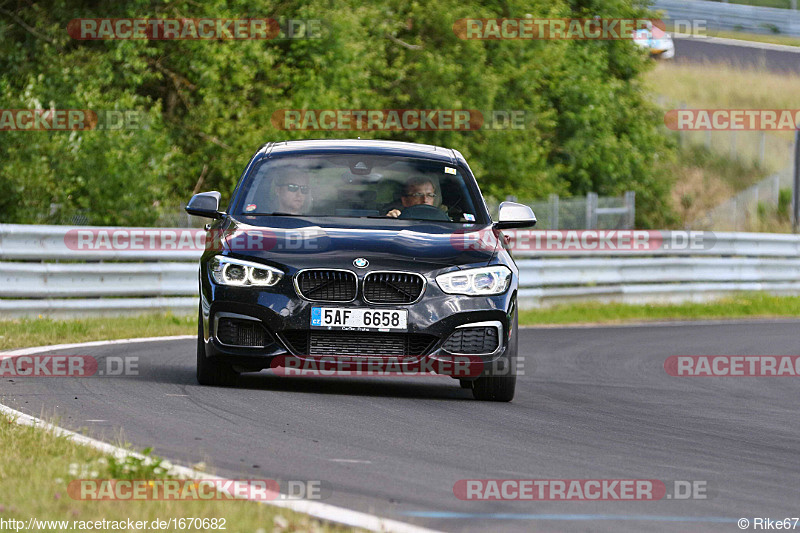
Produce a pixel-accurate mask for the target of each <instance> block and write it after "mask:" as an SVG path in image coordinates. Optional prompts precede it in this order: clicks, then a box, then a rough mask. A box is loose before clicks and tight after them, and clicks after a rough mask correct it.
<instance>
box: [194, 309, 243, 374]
mask: <svg viewBox="0 0 800 533" xmlns="http://www.w3.org/2000/svg"><path fill="white" fill-rule="evenodd" d="M238 377H239V374H238V373H236V372H234V371H233V368H231V365H229V364H226V363H222V362H220V361H216V360H214V359H209V358H208V357H206V346H205V342H204V337H203V312H202V311H200V313H199V314H198V317H197V382H198V383H199V384H200V385H210V386H213V387H229V386H231V385H235V384H236V380H237V378H238Z"/></svg>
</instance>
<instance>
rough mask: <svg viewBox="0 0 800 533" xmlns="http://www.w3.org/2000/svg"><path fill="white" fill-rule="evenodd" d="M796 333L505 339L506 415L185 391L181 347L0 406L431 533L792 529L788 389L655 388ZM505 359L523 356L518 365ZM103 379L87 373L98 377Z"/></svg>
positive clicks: (793, 432)
mask: <svg viewBox="0 0 800 533" xmlns="http://www.w3.org/2000/svg"><path fill="white" fill-rule="evenodd" d="M798 326H800V321H774V322H766V321H765V322H740V323H705V324H703V323H695V324H684V325H654V326H627V327H603V328H544V329H524V330H523V331H522V332H521V340H520V348H521V349H522V354H524V357H525V359H524V363H523V365H524V366H523V368H524V372H525V375H524V376H522V377H521V378H519V382H518V388H517V396H516V398H515V400H514V401H513V402H512V403H511V404H493V403H482V402H477V401H474V400H473V399H472V398H471V395H470V393H469V391H466V390H462V389H460V388H459V386H458V383H457V382H456V381H455V380H452V379H451V378H449V377H437V376H431V377H416V378H415V377H408V376H407V377H401V378H341V377H340V378H326V377H319V378H296V377H277V376H273V375H271V374H270V373H261V374H250V375H248V376H246V377H245V378H244V379H243V383H242V385H241V386H240V388H238V389H226V388H208V387H201V386H199V385H197V384H196V382H195V379H194V357H195V343H194V341H193V340H174V341H164V342H150V343H134V344H124V345H110V346H100V347H92V348H83V349H81V350H77V351H76V350H74V349H73V350H70V351H62V352H61V353H70V354H83V355H92V356H94V357H96V358H98V360H102V359H104V358H107V357H109V356H112V357H120V356H125V357H138V358H139V359H138V366H139V375H138V376H135V377H125V378H122V377H120V378H110V377H85V378H54V377H38V378H30V377H28V378H25V377H18V378H14V379H10V378H2V380H1V381H0V382H1V383H2V387H0V401H1V402H2V403H3V404H5V405H8V406H10V407H12V408H15V409H18V410H21V411H24V412H26V413H28V414H31V415H34V416H40V415H42V414H43V413H44V414H47V415H52V414H54V413H55V414H57V415H59V416H61V425H62V426H65V427H68V428H70V429H79V428H82V427H86V428H89V432H90V434H91V435H93V436H96V437H100V438H103V437H104V438H105V439H107V440H113V438H114V437H115V436H117V435H119V431H120V429H121V430H122V431H123V432H124V436H125V438H126V439H127V440H128V441H130V442H131V443H132V444H133V445H134V446H136V447H137V448H144V447H146V446H154V448H155V453H156V454H158V455H160V456H165V457H168V458H170V459H173V460H176V461H178V462H181V463H185V464H191V463H194V462H197V461H201V460H205V461H207V462H209V463H210V464H211V465H213V466H214V467H215V469H216V473H217V474H219V475H223V476H228V477H234V478H245V477H249V478H277V479H282V480H321V481H323V486H326V487H327V488H328V489H329V490H328V491H327V492H328V494H327V496H328V497H327V498H326V499H325V500H324V501H325V502H326V503H330V504H333V505H338V506H342V507H346V508H351V509H356V510H360V511H367V512H374V513H375V514H378V515H379V516H383V517H388V518H394V519H398V520H402V521H405V522H409V523H413V524H418V525H423V526H426V527H430V528H435V529H441V530H445V531H484V530H487V529H491V530H507V531H529V530H537V531H642V530H643V529H645V528H647V529H650V530H657V531H737V530H738V528H737V527H736V520H737V519H738V518H741V517H748V518H750V519H752V518H753V517H771V518H781V519H782V518H785V517H796V516H798V513H800V507H798V502H799V501H800V454H798V450H800V423H798V416H797V409H798V396H799V395H798V390H799V385H800V382H799V381H798V378H791V377H756V378H753V377H747V378H743V377H727V378H726V377H712V378H709V377H701V378H698V377H694V378H686V377H672V376H669V375H667V374H666V372H665V370H664V367H663V364H664V360H665V359H666V358H667V357H668V356H670V355H723V354H724V355H795V354H797V353H798V338H800V335H799V334H798ZM523 347H524V348H523ZM102 366H103V365H102V364H101V367H102ZM485 478H496V479H505V478H509V479H520V478H523V479H658V480H662V481H665V482H667V486H668V487H672V486H673V485H672V481H673V480H690V481H705V482H706V483H707V487H708V490H707V492H708V498H707V499H705V500H699V499H698V500H681V501H678V500H675V499H673V500H666V499H665V500H661V501H627V502H620V501H580V502H564V501H550V502H532V501H519V502H499V501H461V500H459V499H457V498H456V497H455V496H454V494H453V485H454V483H455V482H456V481H458V480H460V479H485Z"/></svg>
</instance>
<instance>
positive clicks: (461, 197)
mask: <svg viewBox="0 0 800 533" xmlns="http://www.w3.org/2000/svg"><path fill="white" fill-rule="evenodd" d="M237 198H238V199H239V200H238V201H237V205H236V208H235V214H238V215H248V216H253V215H285V216H308V217H379V218H386V219H387V220H388V219H391V218H396V219H409V220H435V221H441V222H459V223H464V222H478V223H485V222H486V221H485V220H484V218H485V217H484V216H483V214H482V212H479V211H477V210H476V208H475V206H476V205H481V204H480V203H479V200H478V201H476V199H475V198H474V197H473V195H472V193H471V191H470V188H469V187H468V186H467V182H466V180H465V179H464V176H463V175H462V172H461V169H459V168H458V167H454V166H452V165H449V164H447V163H443V162H437V161H430V160H424V159H414V158H407V157H390V156H375V155H369V154H346V155H342V154H336V155H325V156H318V155H315V156H284V157H279V158H275V159H267V158H264V159H262V160H261V161H260V162H257V163H256V164H255V165H254V166H253V168H252V169H251V171H250V173H249V174H248V175H247V177H246V178H245V181H244V182H243V184H242V188H241V191H240V192H239V194H238V196H237Z"/></svg>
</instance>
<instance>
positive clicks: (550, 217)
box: [487, 191, 636, 229]
mask: <svg viewBox="0 0 800 533" xmlns="http://www.w3.org/2000/svg"><path fill="white" fill-rule="evenodd" d="M506 200H508V201H512V202H519V203H522V204H525V205H528V206H530V208H531V209H533V212H534V214H535V215H536V218H537V222H536V228H537V229H633V227H634V220H635V218H636V193H635V192H633V191H627V192H626V193H625V194H624V195H623V196H599V195H597V193H593V192H591V193H589V194H587V195H586V196H572V197H569V198H561V197H560V196H559V195H557V194H551V195H550V196H549V197H548V198H547V199H546V200H542V199H539V200H527V201H526V200H520V199H517V197H515V196H508V197H506ZM487 205H488V206H489V211H490V213H491V214H492V218H493V219H495V220H497V207H498V205H499V201H498V200H496V199H487Z"/></svg>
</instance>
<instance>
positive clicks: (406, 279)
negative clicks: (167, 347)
mask: <svg viewBox="0 0 800 533" xmlns="http://www.w3.org/2000/svg"><path fill="white" fill-rule="evenodd" d="M219 201H220V194H219V193H218V192H207V193H201V194H197V195H195V196H194V197H192V199H191V201H190V202H189V204H188V206H187V207H186V210H187V211H188V212H189V213H190V214H193V215H197V216H204V217H210V218H213V219H215V220H214V222H213V223H212V224H210V225H208V226H207V227H206V228H207V230H208V233H207V241H206V242H207V243H215V244H214V245H212V246H207V247H206V252H205V253H204V254H203V256H202V258H201V261H200V276H199V277H200V310H199V324H198V339H197V380H198V381H199V382H200V383H201V384H204V385H232V384H235V382H236V377H237V376H238V374H240V373H243V372H255V371H259V370H262V369H266V368H273V369H275V368H279V367H282V366H285V365H286V364H287V363H286V362H287V361H298V360H299V361H309V360H320V359H326V360H328V361H334V362H335V361H359V360H363V359H364V358H372V359H373V360H375V359H377V360H380V361H383V362H387V361H394V362H396V363H398V364H397V366H395V367H394V368H397V369H403V368H408V367H409V365H410V364H411V363H413V362H416V363H417V364H419V361H423V360H424V361H427V362H430V361H433V362H438V363H442V362H447V361H451V362H452V361H453V358H454V357H465V358H467V360H468V361H471V362H473V363H475V362H477V363H480V366H479V367H478V368H479V369H480V370H479V372H475V371H473V372H471V373H470V372H467V373H463V374H458V375H456V374H451V375H452V376H453V377H457V378H459V379H460V381H461V386H462V387H465V388H470V389H471V390H472V392H473V395H474V397H475V398H477V399H479V400H494V401H510V400H511V399H512V398H513V396H514V388H515V382H516V357H517V286H518V271H517V268H516V266H515V264H514V261H513V260H512V258H511V256H510V255H509V253H508V251H507V250H506V249H505V248H504V246H503V242H504V241H503V238H502V234H501V231H502V230H503V229H507V228H516V227H526V226H533V225H534V224H535V222H536V218H535V217H534V215H533V212H532V211H531V210H530V208H528V207H527V206H524V205H520V204H514V203H511V202H504V203H502V204H501V205H500V209H499V220H498V221H496V222H493V221H492V220H491V217H490V215H489V212H488V209H487V207H486V203H485V202H484V200H483V197H482V196H481V193H480V190H479V189H478V185H477V183H476V181H475V178H474V176H473V174H472V172H471V170H470V168H469V166H468V165H467V162H466V161H465V160H464V157H463V156H462V155H461V154H460V153H459V152H458V151H456V150H452V149H447V148H441V147H438V146H429V145H422V144H412V143H403V142H391V141H372V140H326V141H288V142H279V143H268V144H265V145H264V146H262V147H261V149H260V150H258V152H257V153H256V154H255V155H254V156H253V158H252V159H251V160H250V163H249V164H248V165H247V168H246V169H245V171H244V173H243V174H242V177H241V178H240V180H239V182H238V185H237V186H236V189H235V191H234V192H233V195H232V198H231V201H230V203H229V205H228V207H227V209H226V210H225V211H221V210H220V206H219ZM487 236H488V237H490V238H487ZM432 368H434V369H436V368H439V367H436V366H434V367H432ZM472 368H473V370H474V369H475V368H476V367H475V366H474V365H473V366H472ZM435 371H437V372H439V370H435ZM445 373H446V372H445Z"/></svg>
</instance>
